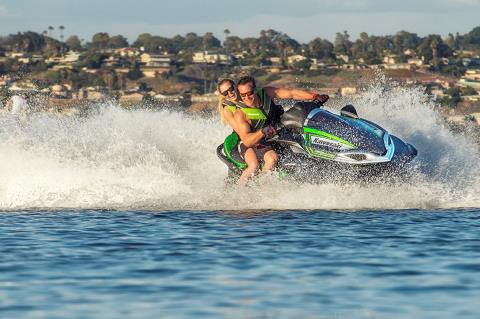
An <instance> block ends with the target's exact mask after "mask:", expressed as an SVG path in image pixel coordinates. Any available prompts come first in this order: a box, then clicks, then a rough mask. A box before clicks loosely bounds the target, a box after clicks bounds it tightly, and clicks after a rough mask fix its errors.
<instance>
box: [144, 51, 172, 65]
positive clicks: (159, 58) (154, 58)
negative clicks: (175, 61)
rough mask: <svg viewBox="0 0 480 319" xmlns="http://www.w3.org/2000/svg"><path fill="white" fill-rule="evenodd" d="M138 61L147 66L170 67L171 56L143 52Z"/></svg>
mask: <svg viewBox="0 0 480 319" xmlns="http://www.w3.org/2000/svg"><path fill="white" fill-rule="evenodd" d="M140 62H141V63H143V64H145V66H149V67H170V65H171V64H172V57H171V55H168V54H150V53H143V54H141V55H140Z"/></svg>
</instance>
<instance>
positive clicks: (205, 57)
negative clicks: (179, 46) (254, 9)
mask: <svg viewBox="0 0 480 319" xmlns="http://www.w3.org/2000/svg"><path fill="white" fill-rule="evenodd" d="M192 62H193V63H208V64H231V63H232V58H231V56H230V55H227V54H224V53H219V52H211V51H199V52H195V53H194V54H193V57H192Z"/></svg>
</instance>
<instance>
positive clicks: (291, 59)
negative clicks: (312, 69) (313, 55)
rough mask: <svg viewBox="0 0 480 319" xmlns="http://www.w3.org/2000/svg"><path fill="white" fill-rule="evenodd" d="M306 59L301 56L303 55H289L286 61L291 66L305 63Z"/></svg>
mask: <svg viewBox="0 0 480 319" xmlns="http://www.w3.org/2000/svg"><path fill="white" fill-rule="evenodd" d="M306 59H307V57H305V56H303V55H300V54H295V55H291V56H289V57H288V58H287V61H288V64H289V65H292V64H294V63H296V62H301V61H305V60H306Z"/></svg>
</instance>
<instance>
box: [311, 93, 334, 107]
mask: <svg viewBox="0 0 480 319" xmlns="http://www.w3.org/2000/svg"><path fill="white" fill-rule="evenodd" d="M329 98H330V97H329V96H328V95H326V94H318V93H315V94H313V97H312V102H313V103H315V104H318V105H319V106H323V104H325V103H326V102H327V101H328V99H329Z"/></svg>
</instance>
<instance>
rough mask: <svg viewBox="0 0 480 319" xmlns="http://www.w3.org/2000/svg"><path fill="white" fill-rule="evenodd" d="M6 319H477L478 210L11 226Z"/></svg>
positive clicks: (0, 233) (45, 217)
mask: <svg viewBox="0 0 480 319" xmlns="http://www.w3.org/2000/svg"><path fill="white" fill-rule="evenodd" d="M0 220H1V222H0V242H1V243H2V245H1V246H0V256H1V260H0V317H2V318H472V319H473V318H478V316H479V314H480V310H479V309H478V300H479V296H480V276H479V274H480V238H479V233H480V210H478V209H474V210H472V209H455V210H451V209H449V210H413V209H408V210H379V211H373V210H355V211H344V210H341V211H332V210H329V211H327V210H315V211H299V210H294V211H292V210H285V211H254V210H252V211H228V212H227V211H223V212H222V211H180V210H177V211H155V212H150V211H149V212H147V211H128V212H127V211H107V210H76V211H72V210H70V211H68V210H59V211H16V212H13V211H12V212H8V213H4V214H2V216H1V219H0Z"/></svg>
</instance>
